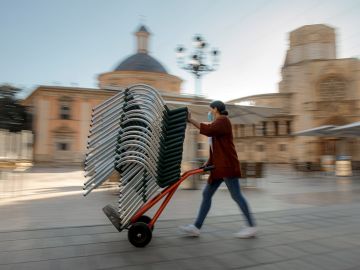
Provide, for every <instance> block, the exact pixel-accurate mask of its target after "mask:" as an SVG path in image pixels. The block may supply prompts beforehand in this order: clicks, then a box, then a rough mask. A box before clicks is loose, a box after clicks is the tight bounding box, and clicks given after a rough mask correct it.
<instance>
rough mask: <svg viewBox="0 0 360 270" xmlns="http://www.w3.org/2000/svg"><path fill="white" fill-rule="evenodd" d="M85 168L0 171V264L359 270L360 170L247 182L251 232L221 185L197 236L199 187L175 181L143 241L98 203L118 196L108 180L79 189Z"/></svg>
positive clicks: (279, 171)
mask: <svg viewBox="0 0 360 270" xmlns="http://www.w3.org/2000/svg"><path fill="white" fill-rule="evenodd" d="M82 182H83V178H82V172H81V171H79V170H78V169H69V168H51V169H49V168H46V169H44V168H35V169H33V170H32V171H31V172H30V173H27V174H20V175H5V176H4V174H3V175H2V178H1V180H0V191H1V197H0V215H1V217H2V218H1V220H0V269H145V268H146V269H171V268H172V269H264V270H271V269H279V270H281V269H310V270H312V269H326V270H328V269H360V259H359V258H360V229H359V228H360V196H359V195H360V177H359V176H353V177H348V178H345V177H342V178H338V177H335V176H332V175H322V174H315V175H314V174H302V173H294V172H291V171H289V170H287V169H286V168H285V167H276V168H270V169H268V170H267V173H266V177H265V178H263V179H261V180H256V181H254V180H249V181H248V182H247V183H246V182H244V181H242V187H243V192H244V194H245V196H246V198H247V199H248V201H249V203H250V206H251V208H252V211H253V212H254V213H255V217H256V220H257V223H258V228H259V234H258V236H257V237H256V238H254V239H247V240H240V239H235V238H233V235H232V233H234V232H236V231H238V230H239V229H240V227H241V226H242V225H243V224H244V222H243V220H242V216H241V215H240V214H239V210H238V209H237V207H236V205H235V204H234V202H232V200H231V198H230V196H229V193H228V191H227V190H226V188H225V187H223V188H221V189H220V190H219V191H218V192H217V194H216V195H215V197H214V203H213V206H212V210H211V212H210V215H209V217H208V219H207V220H206V223H205V225H204V228H203V231H202V234H201V236H200V237H199V238H188V237H184V236H183V235H181V234H180V233H179V232H178V229H177V227H178V226H179V225H182V224H187V223H191V222H192V221H193V219H194V217H195V215H196V212H197V210H198V207H199V204H200V199H201V190H179V191H178V192H177V193H176V195H175V197H174V198H173V199H172V200H171V202H170V204H169V206H168V208H167V209H166V210H165V212H164V213H163V215H162V216H161V219H160V220H159V221H158V222H157V223H156V228H155V230H154V233H153V240H152V242H151V243H150V244H149V245H148V246H147V247H146V248H143V249H137V248H135V247H133V246H132V245H131V244H130V243H129V242H128V241H127V232H126V231H124V232H122V233H119V232H117V231H116V229H115V228H114V227H113V226H112V225H109V221H108V220H107V219H106V217H105V216H104V215H103V213H102V211H101V207H102V206H104V205H105V204H107V203H109V202H115V201H116V200H117V196H116V188H114V187H107V188H103V189H100V190H99V191H97V192H95V193H92V194H90V195H89V196H88V197H86V198H83V197H82V195H81V186H82Z"/></svg>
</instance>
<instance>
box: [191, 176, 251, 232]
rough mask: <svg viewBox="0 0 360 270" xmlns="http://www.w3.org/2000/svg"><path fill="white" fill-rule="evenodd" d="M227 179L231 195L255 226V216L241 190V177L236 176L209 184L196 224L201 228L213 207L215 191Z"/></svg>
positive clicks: (249, 223) (205, 190)
mask: <svg viewBox="0 0 360 270" xmlns="http://www.w3.org/2000/svg"><path fill="white" fill-rule="evenodd" d="M223 181H225V184H226V186H227V188H228V189H229V191H230V194H231V197H232V198H233V200H234V201H235V202H236V203H237V204H238V206H239V207H240V209H241V211H242V212H243V214H244V216H245V218H246V221H247V223H248V225H249V226H250V227H253V226H255V223H254V221H253V218H252V216H251V214H250V210H249V207H248V204H247V202H246V200H245V198H244V197H243V196H242V194H241V191H240V184H239V179H238V178H237V177H236V178H224V179H223V180H217V181H213V182H212V183H211V184H207V185H206V187H205V188H204V191H203V199H202V202H201V206H200V210H199V214H198V216H197V218H196V221H195V224H194V225H195V226H196V227H197V228H198V229H200V228H201V226H202V225H203V223H204V220H205V218H206V216H207V214H208V213H209V210H210V207H211V198H212V196H213V195H214V194H215V191H216V190H217V189H218V187H219V186H220V185H221V183H222V182H223Z"/></svg>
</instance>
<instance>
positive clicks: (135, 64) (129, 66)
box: [115, 52, 167, 73]
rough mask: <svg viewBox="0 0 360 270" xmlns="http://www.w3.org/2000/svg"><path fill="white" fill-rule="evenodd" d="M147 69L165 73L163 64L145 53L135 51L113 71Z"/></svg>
mask: <svg viewBox="0 0 360 270" xmlns="http://www.w3.org/2000/svg"><path fill="white" fill-rule="evenodd" d="M125 70H126V71H149V72H160V73H167V71H166V69H165V68H164V67H163V65H161V64H160V62H159V61H157V60H156V59H155V58H153V57H151V56H150V55H148V54H147V53H140V52H139V53H136V54H134V55H131V56H130V57H128V58H126V59H125V60H124V61H122V62H121V63H120V65H118V66H117V68H116V69H115V71H125Z"/></svg>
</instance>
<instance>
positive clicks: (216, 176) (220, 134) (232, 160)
mask: <svg viewBox="0 0 360 270" xmlns="http://www.w3.org/2000/svg"><path fill="white" fill-rule="evenodd" d="M200 134H203V135H205V136H208V137H212V151H211V149H210V158H209V161H208V165H214V166H215V169H214V170H212V171H211V173H210V177H209V179H208V183H212V182H213V181H215V180H220V179H222V178H224V177H241V172H240V163H239V160H238V156H237V154H236V150H235V145H234V142H233V135H232V128H231V122H230V120H229V118H228V117H227V116H225V115H221V116H219V117H218V118H217V119H216V120H215V121H214V122H212V123H211V124H205V123H201V124H200Z"/></svg>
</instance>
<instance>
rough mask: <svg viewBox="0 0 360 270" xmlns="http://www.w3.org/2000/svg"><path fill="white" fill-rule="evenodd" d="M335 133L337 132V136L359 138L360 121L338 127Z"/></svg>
mask: <svg viewBox="0 0 360 270" xmlns="http://www.w3.org/2000/svg"><path fill="white" fill-rule="evenodd" d="M333 131H334V132H336V133H337V134H342V135H344V136H349V137H352V136H354V137H358V136H360V121H359V122H354V123H351V124H348V125H344V126H340V127H336V128H334V129H333Z"/></svg>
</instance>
